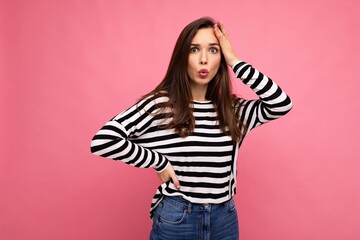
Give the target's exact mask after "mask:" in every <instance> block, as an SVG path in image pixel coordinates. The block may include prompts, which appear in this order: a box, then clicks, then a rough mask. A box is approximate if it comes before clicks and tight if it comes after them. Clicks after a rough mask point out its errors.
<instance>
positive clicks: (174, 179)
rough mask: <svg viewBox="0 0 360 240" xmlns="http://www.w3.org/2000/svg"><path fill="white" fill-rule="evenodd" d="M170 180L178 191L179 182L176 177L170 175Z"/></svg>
mask: <svg viewBox="0 0 360 240" xmlns="http://www.w3.org/2000/svg"><path fill="white" fill-rule="evenodd" d="M171 179H172V181H173V184H174V185H175V187H176V188H177V189H180V182H179V180H178V179H177V177H176V176H175V175H172V176H171Z"/></svg>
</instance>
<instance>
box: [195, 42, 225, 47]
mask: <svg viewBox="0 0 360 240" xmlns="http://www.w3.org/2000/svg"><path fill="white" fill-rule="evenodd" d="M200 45H201V44H199V43H191V46H196V47H199V46H200ZM209 45H210V46H219V44H218V43H209Z"/></svg>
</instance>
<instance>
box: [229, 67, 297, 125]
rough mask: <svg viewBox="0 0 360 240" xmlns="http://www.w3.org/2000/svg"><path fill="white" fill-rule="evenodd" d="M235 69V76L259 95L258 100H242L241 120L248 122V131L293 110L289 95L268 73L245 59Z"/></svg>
mask: <svg viewBox="0 0 360 240" xmlns="http://www.w3.org/2000/svg"><path fill="white" fill-rule="evenodd" d="M233 70H234V72H235V76H236V77H238V78H240V79H241V80H242V81H243V83H245V84H246V85H247V86H249V87H250V88H251V89H252V90H253V91H254V92H255V93H256V94H257V95H258V96H259V99H257V100H243V99H242V100H241V107H242V110H241V112H240V113H241V115H240V121H241V122H244V121H245V122H246V125H247V127H248V131H250V130H251V129H253V128H255V127H257V126H260V125H261V124H264V123H266V122H269V121H271V120H274V119H277V118H280V117H281V116H284V115H285V114H286V113H288V112H289V111H290V110H291V108H292V102H291V99H290V98H289V96H288V95H287V94H286V93H285V92H284V91H283V90H282V89H281V88H280V87H279V86H278V85H277V84H276V83H275V82H274V81H272V80H271V79H270V78H268V77H267V76H266V75H264V74H262V73H261V72H259V71H258V70H257V69H255V68H253V67H252V66H251V65H250V64H248V63H246V62H243V61H239V62H237V63H235V65H234V66H233Z"/></svg>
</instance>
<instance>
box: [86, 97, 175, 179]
mask: <svg viewBox="0 0 360 240" xmlns="http://www.w3.org/2000/svg"><path fill="white" fill-rule="evenodd" d="M165 100H166V98H165V97H159V98H154V97H149V98H146V99H143V100H141V101H140V102H138V103H137V104H135V105H133V106H132V107H130V108H129V109H127V110H125V111H124V112H122V113H120V114H118V115H117V116H115V117H114V118H113V119H111V120H110V121H108V122H107V123H106V124H105V125H104V126H103V127H102V128H101V129H100V130H99V131H98V132H97V133H96V134H95V136H94V137H93V139H92V141H91V152H92V153H93V154H95V155H99V156H101V157H106V158H110V159H113V160H120V161H122V162H124V163H126V164H129V165H131V166H134V167H139V168H155V169H156V171H158V172H161V171H162V170H164V169H165V168H166V166H167V164H168V160H167V159H166V157H164V156H163V155H162V154H160V153H158V152H156V151H154V150H151V149H148V148H145V147H143V146H140V145H138V144H136V143H134V142H132V141H131V139H136V138H137V137H139V136H141V135H142V134H144V133H145V132H146V131H147V129H148V128H149V126H150V125H151V123H152V122H153V121H156V119H157V118H156V111H157V110H158V106H159V104H161V101H165Z"/></svg>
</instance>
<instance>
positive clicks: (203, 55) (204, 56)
mask: <svg viewBox="0 0 360 240" xmlns="http://www.w3.org/2000/svg"><path fill="white" fill-rule="evenodd" d="M200 64H207V54H206V51H203V52H202V53H201V56H200Z"/></svg>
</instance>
